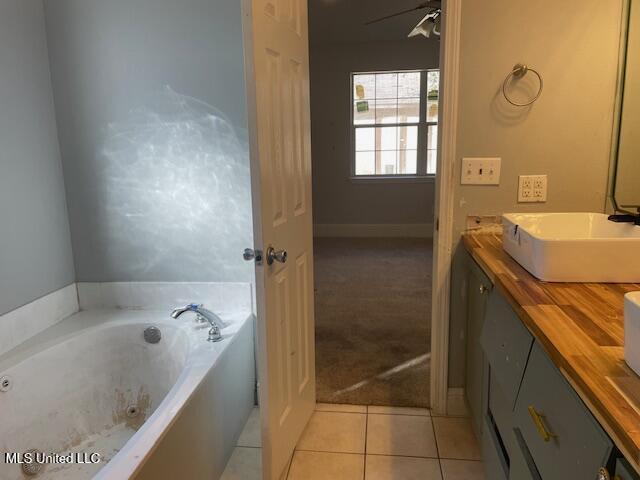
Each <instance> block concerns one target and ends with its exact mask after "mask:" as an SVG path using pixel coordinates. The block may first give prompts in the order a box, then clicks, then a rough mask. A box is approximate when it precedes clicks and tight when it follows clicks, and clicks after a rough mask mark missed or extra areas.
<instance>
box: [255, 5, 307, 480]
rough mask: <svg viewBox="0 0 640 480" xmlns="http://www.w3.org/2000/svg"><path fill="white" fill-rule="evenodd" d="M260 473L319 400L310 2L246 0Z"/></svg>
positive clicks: (278, 464) (274, 466)
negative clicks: (280, 254)
mask: <svg viewBox="0 0 640 480" xmlns="http://www.w3.org/2000/svg"><path fill="white" fill-rule="evenodd" d="M244 10H245V11H244V16H245V24H244V28H245V51H246V53H245V56H246V69H247V91H248V94H247V96H248V99H249V100H248V111H249V128H250V137H251V176H252V194H253V203H254V212H253V213H254V236H255V248H256V249H260V250H262V251H263V252H266V251H267V249H268V247H269V246H273V247H274V248H276V249H283V250H286V251H287V254H288V256H287V260H286V262H284V263H279V262H274V263H273V264H272V265H268V262H267V261H266V259H265V261H263V263H262V264H260V265H256V310H257V314H258V362H259V365H258V370H259V372H258V375H259V378H260V407H261V413H262V424H263V473H264V478H266V479H274V480H277V479H278V478H280V476H281V474H282V472H283V470H284V468H285V467H286V465H287V462H288V461H289V459H290V457H291V455H292V453H293V450H294V447H295V445H296V443H297V441H298V439H299V437H300V435H301V434H302V431H303V430H304V427H305V426H306V424H307V422H308V420H309V418H310V416H311V414H312V413H313V410H314V407H315V344H314V312H313V232H312V228H313V227H312V217H311V212H312V210H311V149H310V138H311V135H310V126H311V121H310V117H309V52H308V32H307V3H306V0H244Z"/></svg>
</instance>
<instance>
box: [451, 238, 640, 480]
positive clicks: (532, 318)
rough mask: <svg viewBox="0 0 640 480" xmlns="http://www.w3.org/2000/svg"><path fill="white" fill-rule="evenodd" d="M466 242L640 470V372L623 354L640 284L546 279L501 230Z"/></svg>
mask: <svg viewBox="0 0 640 480" xmlns="http://www.w3.org/2000/svg"><path fill="white" fill-rule="evenodd" d="M463 243H464V246H465V248H466V250H467V251H468V252H469V254H470V255H471V256H472V258H473V259H474V260H475V262H476V263H477V264H478V265H479V266H480V267H481V269H482V270H483V271H484V272H485V273H486V275H487V276H488V278H489V279H490V280H491V281H492V282H493V284H494V289H498V291H499V292H501V293H502V294H503V295H504V297H505V298H506V299H507V301H508V302H509V303H510V304H511V307H512V308H513V309H514V310H515V312H516V313H517V315H518V317H519V318H520V319H521V320H522V322H523V323H524V325H525V326H526V327H527V329H528V330H529V331H530V332H531V334H532V335H533V336H534V337H535V339H536V340H537V341H538V342H539V343H540V344H541V345H542V347H543V348H544V350H545V351H546V353H547V354H548V356H549V357H550V359H551V360H552V362H553V363H554V364H555V366H556V367H557V368H558V369H559V370H560V371H561V373H562V374H563V376H564V377H565V379H566V380H567V381H568V382H569V383H570V384H571V385H572V387H573V388H574V390H575V391H576V393H577V394H578V395H579V397H580V398H581V399H582V401H583V402H584V403H585V405H586V406H587V408H588V409H589V410H590V411H591V413H592V414H593V416H594V417H595V418H596V419H597V421H598V422H599V423H600V424H601V426H602V427H603V428H604V430H605V431H606V432H607V433H608V435H609V436H610V437H611V439H612V440H613V442H614V443H615V445H616V446H617V447H618V448H619V449H620V451H621V452H622V453H623V455H624V456H625V457H626V458H627V460H628V461H629V462H630V463H631V464H632V465H633V466H634V467H635V469H636V470H638V471H640V468H639V466H640V377H639V376H638V375H636V373H634V372H633V370H631V369H630V368H629V367H628V366H627V364H626V363H625V361H624V314H623V307H624V294H625V293H627V292H631V291H638V290H640V284H598V283H584V284H578V283H546V282H542V281H540V280H538V279H536V278H535V277H533V276H532V275H531V274H530V273H528V272H527V271H526V270H524V269H523V268H522V267H521V266H520V265H519V264H518V263H517V262H516V261H515V260H513V259H512V258H511V257H510V256H509V255H508V254H507V253H506V252H505V251H504V250H503V249H502V239H501V235H499V234H495V233H466V234H465V235H463ZM585 261H587V262H588V261H589V259H585ZM638 348H640V345H639V346H638Z"/></svg>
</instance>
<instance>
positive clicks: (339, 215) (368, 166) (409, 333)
mask: <svg viewBox="0 0 640 480" xmlns="http://www.w3.org/2000/svg"><path fill="white" fill-rule="evenodd" d="M343 3H344V5H342V4H338V3H331V4H329V3H327V2H321V1H311V2H310V4H309V8H310V10H309V27H310V28H309V32H310V39H309V43H310V82H311V125H312V165H313V211H314V281H315V324H316V396H317V400H318V402H320V403H347V404H357V405H377V406H391V407H421V408H427V407H429V406H430V381H431V380H430V355H431V297H432V286H431V284H432V279H431V275H432V264H433V261H432V259H433V247H432V240H433V231H434V223H435V222H434V203H435V180H436V175H437V158H438V118H439V112H438V106H439V86H440V72H439V67H440V61H439V53H440V41H439V35H437V34H433V32H432V31H431V32H430V33H431V35H429V37H428V38H427V37H425V36H420V37H418V38H408V37H407V34H408V33H409V32H410V31H411V28H412V27H413V26H414V25H416V24H417V23H419V21H420V20H421V19H422V17H424V15H425V12H420V11H418V12H416V13H415V15H414V14H408V15H405V16H402V17H399V18H393V19H390V20H389V21H386V22H381V23H376V24H373V25H365V23H366V22H365V20H367V19H371V18H377V17H382V16H384V15H385V13H388V5H384V4H380V5H379V7H374V6H373V5H369V4H367V9H362V8H356V6H354V5H353V4H352V2H343ZM355 3H358V2H355ZM337 10H339V11H337ZM373 10H375V11H373ZM363 12H366V18H364V17H363V15H364V13H363ZM412 15H413V17H412ZM414 17H415V18H414Z"/></svg>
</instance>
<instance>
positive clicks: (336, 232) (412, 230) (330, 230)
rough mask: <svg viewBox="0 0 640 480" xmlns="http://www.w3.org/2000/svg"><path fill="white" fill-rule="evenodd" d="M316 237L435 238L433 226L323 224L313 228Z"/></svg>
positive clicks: (424, 224)
mask: <svg viewBox="0 0 640 480" xmlns="http://www.w3.org/2000/svg"><path fill="white" fill-rule="evenodd" d="M313 235H314V236H316V237H384V238H403V237H404V238H433V224H431V223H416V224H392V223H378V224H349V223H321V224H315V225H314V226H313Z"/></svg>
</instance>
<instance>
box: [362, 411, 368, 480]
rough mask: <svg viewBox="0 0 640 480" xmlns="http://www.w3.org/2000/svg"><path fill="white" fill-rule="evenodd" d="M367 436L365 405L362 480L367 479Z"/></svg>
mask: <svg viewBox="0 0 640 480" xmlns="http://www.w3.org/2000/svg"><path fill="white" fill-rule="evenodd" d="M368 436H369V406H368V405H367V416H366V417H365V420H364V458H363V459H362V461H363V462H364V468H363V469H362V480H366V479H367V437H368Z"/></svg>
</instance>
